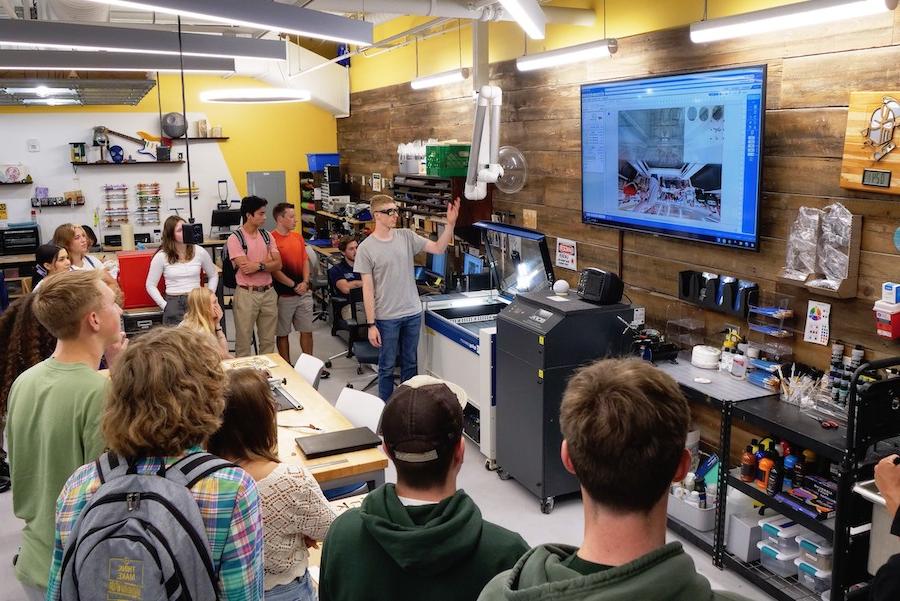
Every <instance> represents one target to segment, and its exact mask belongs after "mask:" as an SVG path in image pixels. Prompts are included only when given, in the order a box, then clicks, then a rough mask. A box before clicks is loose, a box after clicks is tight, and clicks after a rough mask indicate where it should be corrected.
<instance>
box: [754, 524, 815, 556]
mask: <svg viewBox="0 0 900 601" xmlns="http://www.w3.org/2000/svg"><path fill="white" fill-rule="evenodd" d="M759 526H760V528H762V539H763V542H765V543H766V544H767V545H770V546H771V547H773V548H774V549H775V550H776V551H778V552H780V553H794V554H797V553H799V552H800V549H799V546H798V544H797V537H798V536H806V535H807V534H809V533H810V532H809V530H807V529H806V528H804V527H803V526H801V525H799V524H797V522H795V521H793V520H791V519H790V518H786V517H784V516H783V515H774V516H772V517H770V518H763V519H761V520H760V521H759Z"/></svg>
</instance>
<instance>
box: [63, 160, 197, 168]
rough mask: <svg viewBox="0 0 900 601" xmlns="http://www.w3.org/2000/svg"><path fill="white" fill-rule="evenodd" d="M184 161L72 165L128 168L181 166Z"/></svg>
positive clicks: (76, 164)
mask: <svg viewBox="0 0 900 601" xmlns="http://www.w3.org/2000/svg"><path fill="white" fill-rule="evenodd" d="M182 163H184V161H135V162H133V163H112V162H110V163H75V162H73V163H72V166H73V167H128V166H131V165H181V164H182Z"/></svg>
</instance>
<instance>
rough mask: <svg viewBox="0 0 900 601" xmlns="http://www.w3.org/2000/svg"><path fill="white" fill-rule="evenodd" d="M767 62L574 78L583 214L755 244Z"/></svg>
mask: <svg viewBox="0 0 900 601" xmlns="http://www.w3.org/2000/svg"><path fill="white" fill-rule="evenodd" d="M765 82H766V67H765V65H762V66H754V67H740V68H735V69H724V70H718V71H704V72H700V73H688V74H682V75H666V76H662V77H652V78H642V79H632V80H626V81H614V82H608V83H595V84H587V85H583V86H581V155H582V158H581V161H582V220H583V221H584V222H585V223H589V224H597V225H607V226H613V227H618V228H623V229H629V230H635V231H639V232H647V233H651V234H659V235H663V236H672V237H676V238H685V239H689V240H698V241H701V242H708V243H711V244H719V245H722V246H729V247H734V248H741V249H748V250H758V249H759V229H758V226H759V202H760V188H761V184H762V180H761V167H762V156H761V154H760V150H761V148H762V137H763V122H764V116H765V106H766V87H765Z"/></svg>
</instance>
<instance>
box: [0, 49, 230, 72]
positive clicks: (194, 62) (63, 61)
mask: <svg viewBox="0 0 900 601" xmlns="http://www.w3.org/2000/svg"><path fill="white" fill-rule="evenodd" d="M180 68H181V65H180V62H179V57H177V56H168V55H162V54H119V53H112V52H62V51H58V50H0V70H6V71H163V72H170V71H174V72H177V71H179V70H180ZM184 70H185V71H190V72H192V73H233V72H234V60H232V59H226V58H207V57H202V56H186V57H184Z"/></svg>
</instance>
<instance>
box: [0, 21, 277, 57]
mask: <svg viewBox="0 0 900 601" xmlns="http://www.w3.org/2000/svg"><path fill="white" fill-rule="evenodd" d="M0 44H10V45H14V46H20V47H21V46H24V47H35V48H58V49H65V50H86V51H98V50H105V51H108V52H137V53H143V54H172V55H178V33H177V32H174V31H162V30H159V29H134V28H124V27H107V26H105V25H82V24H79V23H60V22H57V21H31V20H28V19H2V20H0ZM182 47H183V48H184V55H185V56H208V57H219V58H246V59H263V60H264V59H271V60H281V61H283V60H287V48H286V46H285V43H284V42H282V41H279V40H257V39H253V38H238V37H231V36H221V35H204V34H192V33H186V34H184V35H183V36H182Z"/></svg>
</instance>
